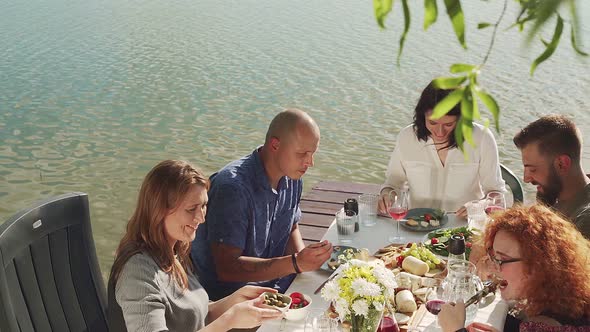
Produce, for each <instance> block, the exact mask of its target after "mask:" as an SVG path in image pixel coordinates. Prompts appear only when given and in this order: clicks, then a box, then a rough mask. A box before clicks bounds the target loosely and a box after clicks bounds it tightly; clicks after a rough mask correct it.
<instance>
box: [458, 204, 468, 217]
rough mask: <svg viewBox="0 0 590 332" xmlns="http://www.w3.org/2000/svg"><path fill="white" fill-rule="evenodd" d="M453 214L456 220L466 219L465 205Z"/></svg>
mask: <svg viewBox="0 0 590 332" xmlns="http://www.w3.org/2000/svg"><path fill="white" fill-rule="evenodd" d="M455 214H456V216H457V218H461V219H467V208H466V207H465V205H463V206H462V207H460V208H459V210H457V212H455Z"/></svg>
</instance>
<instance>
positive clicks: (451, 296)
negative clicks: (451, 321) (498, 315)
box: [442, 260, 483, 324]
mask: <svg viewBox="0 0 590 332" xmlns="http://www.w3.org/2000/svg"><path fill="white" fill-rule="evenodd" d="M447 270H448V274H447V277H446V278H445V280H444V281H443V292H442V300H443V301H446V302H457V301H459V300H463V301H467V300H468V299H469V298H470V297H472V296H473V295H475V293H477V292H479V291H480V290H482V289H483V283H482V281H481V279H479V277H478V276H477V274H476V268H475V265H474V264H473V263H471V262H469V261H463V260H454V261H451V262H449V264H448V265H447ZM477 309H478V306H477V305H472V306H469V307H467V309H466V311H467V312H466V316H465V323H466V324H468V323H470V322H472V321H473V319H474V318H475V315H476V314H477Z"/></svg>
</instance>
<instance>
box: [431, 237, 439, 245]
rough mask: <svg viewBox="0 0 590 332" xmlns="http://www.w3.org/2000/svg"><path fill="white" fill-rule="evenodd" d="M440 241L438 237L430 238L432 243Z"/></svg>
mask: <svg viewBox="0 0 590 332" xmlns="http://www.w3.org/2000/svg"><path fill="white" fill-rule="evenodd" d="M437 243H438V239H437V238H435V237H433V238H432V239H430V244H437Z"/></svg>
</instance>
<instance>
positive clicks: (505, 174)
mask: <svg viewBox="0 0 590 332" xmlns="http://www.w3.org/2000/svg"><path fill="white" fill-rule="evenodd" d="M500 168H501V169H502V179H504V182H506V184H507V185H508V187H510V190H512V196H513V197H514V201H515V202H520V203H522V202H523V200H524V192H523V190H522V183H520V180H519V179H518V177H517V176H516V175H514V173H512V171H511V170H510V169H508V167H506V166H504V165H502V164H500Z"/></svg>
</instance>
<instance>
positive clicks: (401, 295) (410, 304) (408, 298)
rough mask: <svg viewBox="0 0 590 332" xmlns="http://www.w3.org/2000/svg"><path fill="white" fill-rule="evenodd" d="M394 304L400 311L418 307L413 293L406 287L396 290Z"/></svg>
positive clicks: (411, 310) (413, 309)
mask: <svg viewBox="0 0 590 332" xmlns="http://www.w3.org/2000/svg"><path fill="white" fill-rule="evenodd" d="M395 305H396V308H397V310H398V311H400V312H414V311H416V309H418V306H417V305H416V301H415V300H414V294H412V292H410V291H409V290H407V289H404V290H402V291H399V292H397V294H396V295H395Z"/></svg>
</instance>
